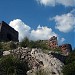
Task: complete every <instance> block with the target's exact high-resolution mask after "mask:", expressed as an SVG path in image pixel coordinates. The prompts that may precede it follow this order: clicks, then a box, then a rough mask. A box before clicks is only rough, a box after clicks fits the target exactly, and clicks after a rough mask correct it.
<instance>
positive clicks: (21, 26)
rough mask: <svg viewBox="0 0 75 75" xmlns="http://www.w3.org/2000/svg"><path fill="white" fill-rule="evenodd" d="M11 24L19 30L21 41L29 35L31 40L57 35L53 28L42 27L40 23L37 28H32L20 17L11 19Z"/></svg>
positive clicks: (45, 38)
mask: <svg viewBox="0 0 75 75" xmlns="http://www.w3.org/2000/svg"><path fill="white" fill-rule="evenodd" d="M9 25H10V26H11V27H13V28H14V29H15V30H16V31H18V32H19V41H21V40H22V39H24V37H28V38H29V39H30V40H47V39H49V38H50V37H52V36H57V34H56V33H55V32H53V31H52V29H51V28H48V27H46V26H45V27H43V26H42V27H41V26H40V25H39V26H38V27H37V29H36V30H31V27H30V26H28V25H26V24H25V23H24V22H22V20H20V19H15V20H13V21H11V22H10V23H9Z"/></svg>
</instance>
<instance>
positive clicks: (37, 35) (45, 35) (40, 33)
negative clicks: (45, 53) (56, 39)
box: [30, 25, 57, 40]
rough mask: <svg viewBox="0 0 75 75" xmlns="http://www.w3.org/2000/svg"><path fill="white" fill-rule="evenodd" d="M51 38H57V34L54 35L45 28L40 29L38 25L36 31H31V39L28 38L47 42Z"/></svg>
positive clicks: (49, 29) (50, 30)
mask: <svg viewBox="0 0 75 75" xmlns="http://www.w3.org/2000/svg"><path fill="white" fill-rule="evenodd" d="M52 36H57V34H56V33H54V32H53V31H52V29H51V28H48V27H46V26H45V27H43V26H42V27H41V26H40V25H39V26H38V27H37V29H36V30H32V31H31V37H30V38H32V40H39V39H41V40H47V39H49V38H50V37H52Z"/></svg>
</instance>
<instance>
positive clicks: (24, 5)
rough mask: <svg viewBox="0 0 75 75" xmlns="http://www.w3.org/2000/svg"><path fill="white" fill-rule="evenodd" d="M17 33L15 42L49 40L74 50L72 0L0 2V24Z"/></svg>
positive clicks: (11, 0)
mask: <svg viewBox="0 0 75 75" xmlns="http://www.w3.org/2000/svg"><path fill="white" fill-rule="evenodd" d="M2 20H3V21H5V22H7V23H8V24H9V25H10V26H11V27H13V28H14V29H16V30H17V31H19V39H20V40H22V39H23V38H24V37H25V36H27V37H28V38H29V39H31V40H38V39H43V40H46V39H49V38H50V37H51V36H54V35H55V36H57V37H58V41H59V44H64V43H70V44H72V46H73V48H74V47H75V39H74V38H75V30H74V29H75V28H74V27H75V0H63V1H62V0H56V1H55V0H0V21H2Z"/></svg>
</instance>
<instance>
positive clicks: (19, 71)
mask: <svg viewBox="0 0 75 75" xmlns="http://www.w3.org/2000/svg"><path fill="white" fill-rule="evenodd" d="M27 70H28V65H27V63H26V62H23V61H20V60H19V59H17V58H15V57H13V56H11V55H9V56H5V57H2V58H0V75H26V72H27Z"/></svg>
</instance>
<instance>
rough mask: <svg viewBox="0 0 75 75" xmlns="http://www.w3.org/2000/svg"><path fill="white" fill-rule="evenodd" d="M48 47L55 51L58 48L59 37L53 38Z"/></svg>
mask: <svg viewBox="0 0 75 75" xmlns="http://www.w3.org/2000/svg"><path fill="white" fill-rule="evenodd" d="M48 46H49V48H51V49H55V48H57V46H58V42H57V37H55V36H53V37H51V38H50V39H49V40H48Z"/></svg>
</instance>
